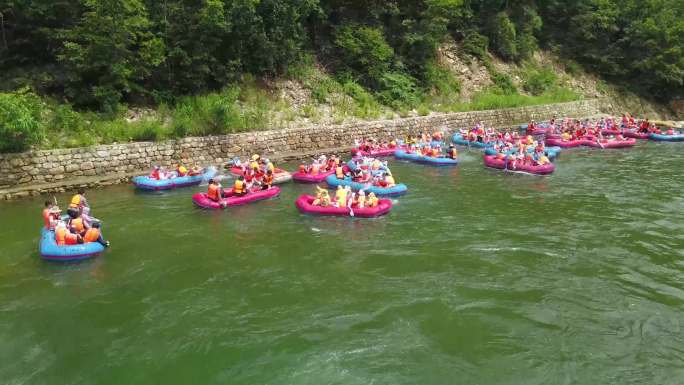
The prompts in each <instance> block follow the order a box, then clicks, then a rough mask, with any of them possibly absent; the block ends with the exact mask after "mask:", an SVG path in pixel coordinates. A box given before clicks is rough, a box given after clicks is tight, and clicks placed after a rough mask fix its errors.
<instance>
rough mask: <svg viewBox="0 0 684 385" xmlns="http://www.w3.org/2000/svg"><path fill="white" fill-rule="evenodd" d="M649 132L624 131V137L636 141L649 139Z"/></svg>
mask: <svg viewBox="0 0 684 385" xmlns="http://www.w3.org/2000/svg"><path fill="white" fill-rule="evenodd" d="M650 135H651V134H649V133H648V132H637V131H635V130H624V131H622V136H624V137H626V138H634V139H648V138H649V136H650Z"/></svg>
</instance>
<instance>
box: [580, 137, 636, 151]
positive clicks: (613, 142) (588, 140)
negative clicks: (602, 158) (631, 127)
mask: <svg viewBox="0 0 684 385" xmlns="http://www.w3.org/2000/svg"><path fill="white" fill-rule="evenodd" d="M582 144H583V145H585V146H588V147H594V148H603V149H612V148H627V147H633V146H634V145H635V144H636V139H634V138H625V139H622V140H617V139H603V140H601V141H599V140H597V139H596V138H595V137H585V138H584V139H583V140H582Z"/></svg>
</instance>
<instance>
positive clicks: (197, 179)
mask: <svg viewBox="0 0 684 385" xmlns="http://www.w3.org/2000/svg"><path fill="white" fill-rule="evenodd" d="M214 175H216V169H215V168H213V167H210V168H207V169H205V170H204V173H202V174H199V175H188V176H179V177H175V178H169V179H153V178H150V177H149V176H147V175H141V176H136V177H134V178H133V179H132V181H133V184H134V185H135V187H137V188H139V189H141V190H148V191H160V190H170V189H174V188H177V187H187V186H197V185H199V184H200V183H202V181H206V180H209V179H210V178H212V177H214Z"/></svg>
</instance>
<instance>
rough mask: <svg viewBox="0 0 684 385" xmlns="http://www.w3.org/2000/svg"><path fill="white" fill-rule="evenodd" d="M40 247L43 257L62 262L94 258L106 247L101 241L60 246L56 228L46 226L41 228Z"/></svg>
mask: <svg viewBox="0 0 684 385" xmlns="http://www.w3.org/2000/svg"><path fill="white" fill-rule="evenodd" d="M39 248H40V255H41V256H42V257H43V259H45V260H48V261H60V262H69V261H81V260H84V259H88V258H92V257H94V256H95V255H97V254H100V253H101V252H102V251H104V249H105V247H104V246H103V245H101V244H100V243H99V242H91V243H83V244H80V245H65V246H58V245H57V241H56V240H55V232H54V230H48V229H46V228H45V227H43V228H42V229H41V230H40V246H39Z"/></svg>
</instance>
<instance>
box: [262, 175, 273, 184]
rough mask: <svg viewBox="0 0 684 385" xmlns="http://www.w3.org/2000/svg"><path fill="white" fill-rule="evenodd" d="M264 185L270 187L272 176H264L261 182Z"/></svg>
mask: <svg viewBox="0 0 684 385" xmlns="http://www.w3.org/2000/svg"><path fill="white" fill-rule="evenodd" d="M261 181H262V182H263V183H264V184H265V185H268V186H270V185H272V184H273V175H268V174H266V175H264V177H263V179H262V180H261Z"/></svg>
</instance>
